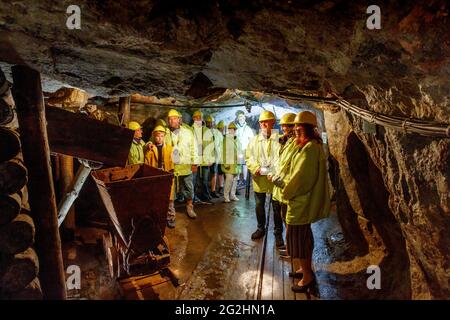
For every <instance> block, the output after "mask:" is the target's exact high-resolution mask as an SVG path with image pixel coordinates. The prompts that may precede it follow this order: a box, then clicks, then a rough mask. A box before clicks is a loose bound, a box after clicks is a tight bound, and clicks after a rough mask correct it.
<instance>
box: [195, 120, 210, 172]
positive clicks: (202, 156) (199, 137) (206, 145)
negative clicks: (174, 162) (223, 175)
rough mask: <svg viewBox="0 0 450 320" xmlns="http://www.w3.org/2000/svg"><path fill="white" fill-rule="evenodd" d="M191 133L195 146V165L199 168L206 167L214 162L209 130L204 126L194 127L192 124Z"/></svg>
mask: <svg viewBox="0 0 450 320" xmlns="http://www.w3.org/2000/svg"><path fill="white" fill-rule="evenodd" d="M192 131H193V132H194V140H195V145H196V146H197V153H196V155H195V163H196V164H198V165H200V166H207V165H209V164H212V163H214V162H216V152H215V144H214V135H213V132H212V131H211V129H209V128H207V127H205V126H201V127H196V126H195V124H194V125H192Z"/></svg>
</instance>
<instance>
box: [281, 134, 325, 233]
mask: <svg viewBox="0 0 450 320" xmlns="http://www.w3.org/2000/svg"><path fill="white" fill-rule="evenodd" d="M327 175H328V172H327V158H326V155H325V151H324V150H323V147H322V145H320V144H319V143H317V142H316V141H310V142H308V143H307V144H306V145H305V146H303V148H301V149H300V148H296V149H295V150H294V151H293V155H292V162H291V167H290V170H289V175H287V176H286V178H285V180H284V182H285V186H284V188H283V197H284V199H286V200H287V201H288V205H287V213H286V223H287V224H290V225H302V224H308V223H313V222H315V221H317V220H320V219H323V218H327V217H328V216H329V214H330V194H329V191H328V181H327Z"/></svg>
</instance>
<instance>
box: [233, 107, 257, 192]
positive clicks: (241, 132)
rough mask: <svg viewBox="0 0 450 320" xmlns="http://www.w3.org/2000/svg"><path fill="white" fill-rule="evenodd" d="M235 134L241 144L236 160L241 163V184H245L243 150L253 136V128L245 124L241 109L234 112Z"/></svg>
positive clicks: (245, 174) (245, 171) (245, 169)
mask: <svg viewBox="0 0 450 320" xmlns="http://www.w3.org/2000/svg"><path fill="white" fill-rule="evenodd" d="M236 127H237V130H236V136H237V139H238V141H239V144H240V145H241V150H242V153H241V154H238V162H239V163H240V164H242V180H241V181H240V182H241V183H240V184H241V185H245V184H246V181H247V166H246V165H245V151H246V150H247V146H248V143H249V142H250V140H251V139H252V138H253V137H254V136H255V133H254V132H253V129H252V128H250V126H249V125H248V124H247V120H246V117H245V114H244V112H243V111H238V112H237V113H236Z"/></svg>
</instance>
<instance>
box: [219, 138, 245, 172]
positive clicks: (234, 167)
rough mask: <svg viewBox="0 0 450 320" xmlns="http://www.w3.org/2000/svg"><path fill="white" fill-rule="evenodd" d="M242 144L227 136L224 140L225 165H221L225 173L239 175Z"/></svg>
mask: <svg viewBox="0 0 450 320" xmlns="http://www.w3.org/2000/svg"><path fill="white" fill-rule="evenodd" d="M239 151H240V143H239V141H238V140H237V138H236V137H234V136H232V135H230V134H227V135H226V136H225V137H224V139H223V151H222V155H223V163H222V164H221V168H222V172H223V173H225V174H226V173H230V174H239V173H240V172H241V165H240V164H239V163H238V154H239Z"/></svg>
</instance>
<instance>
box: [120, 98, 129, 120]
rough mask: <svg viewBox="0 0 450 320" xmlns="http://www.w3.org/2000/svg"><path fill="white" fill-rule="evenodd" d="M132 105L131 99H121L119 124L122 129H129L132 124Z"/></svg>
mask: <svg viewBox="0 0 450 320" xmlns="http://www.w3.org/2000/svg"><path fill="white" fill-rule="evenodd" d="M130 104H131V97H120V98H119V112H118V116H119V122H120V125H121V126H122V127H127V126H128V123H129V122H130Z"/></svg>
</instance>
